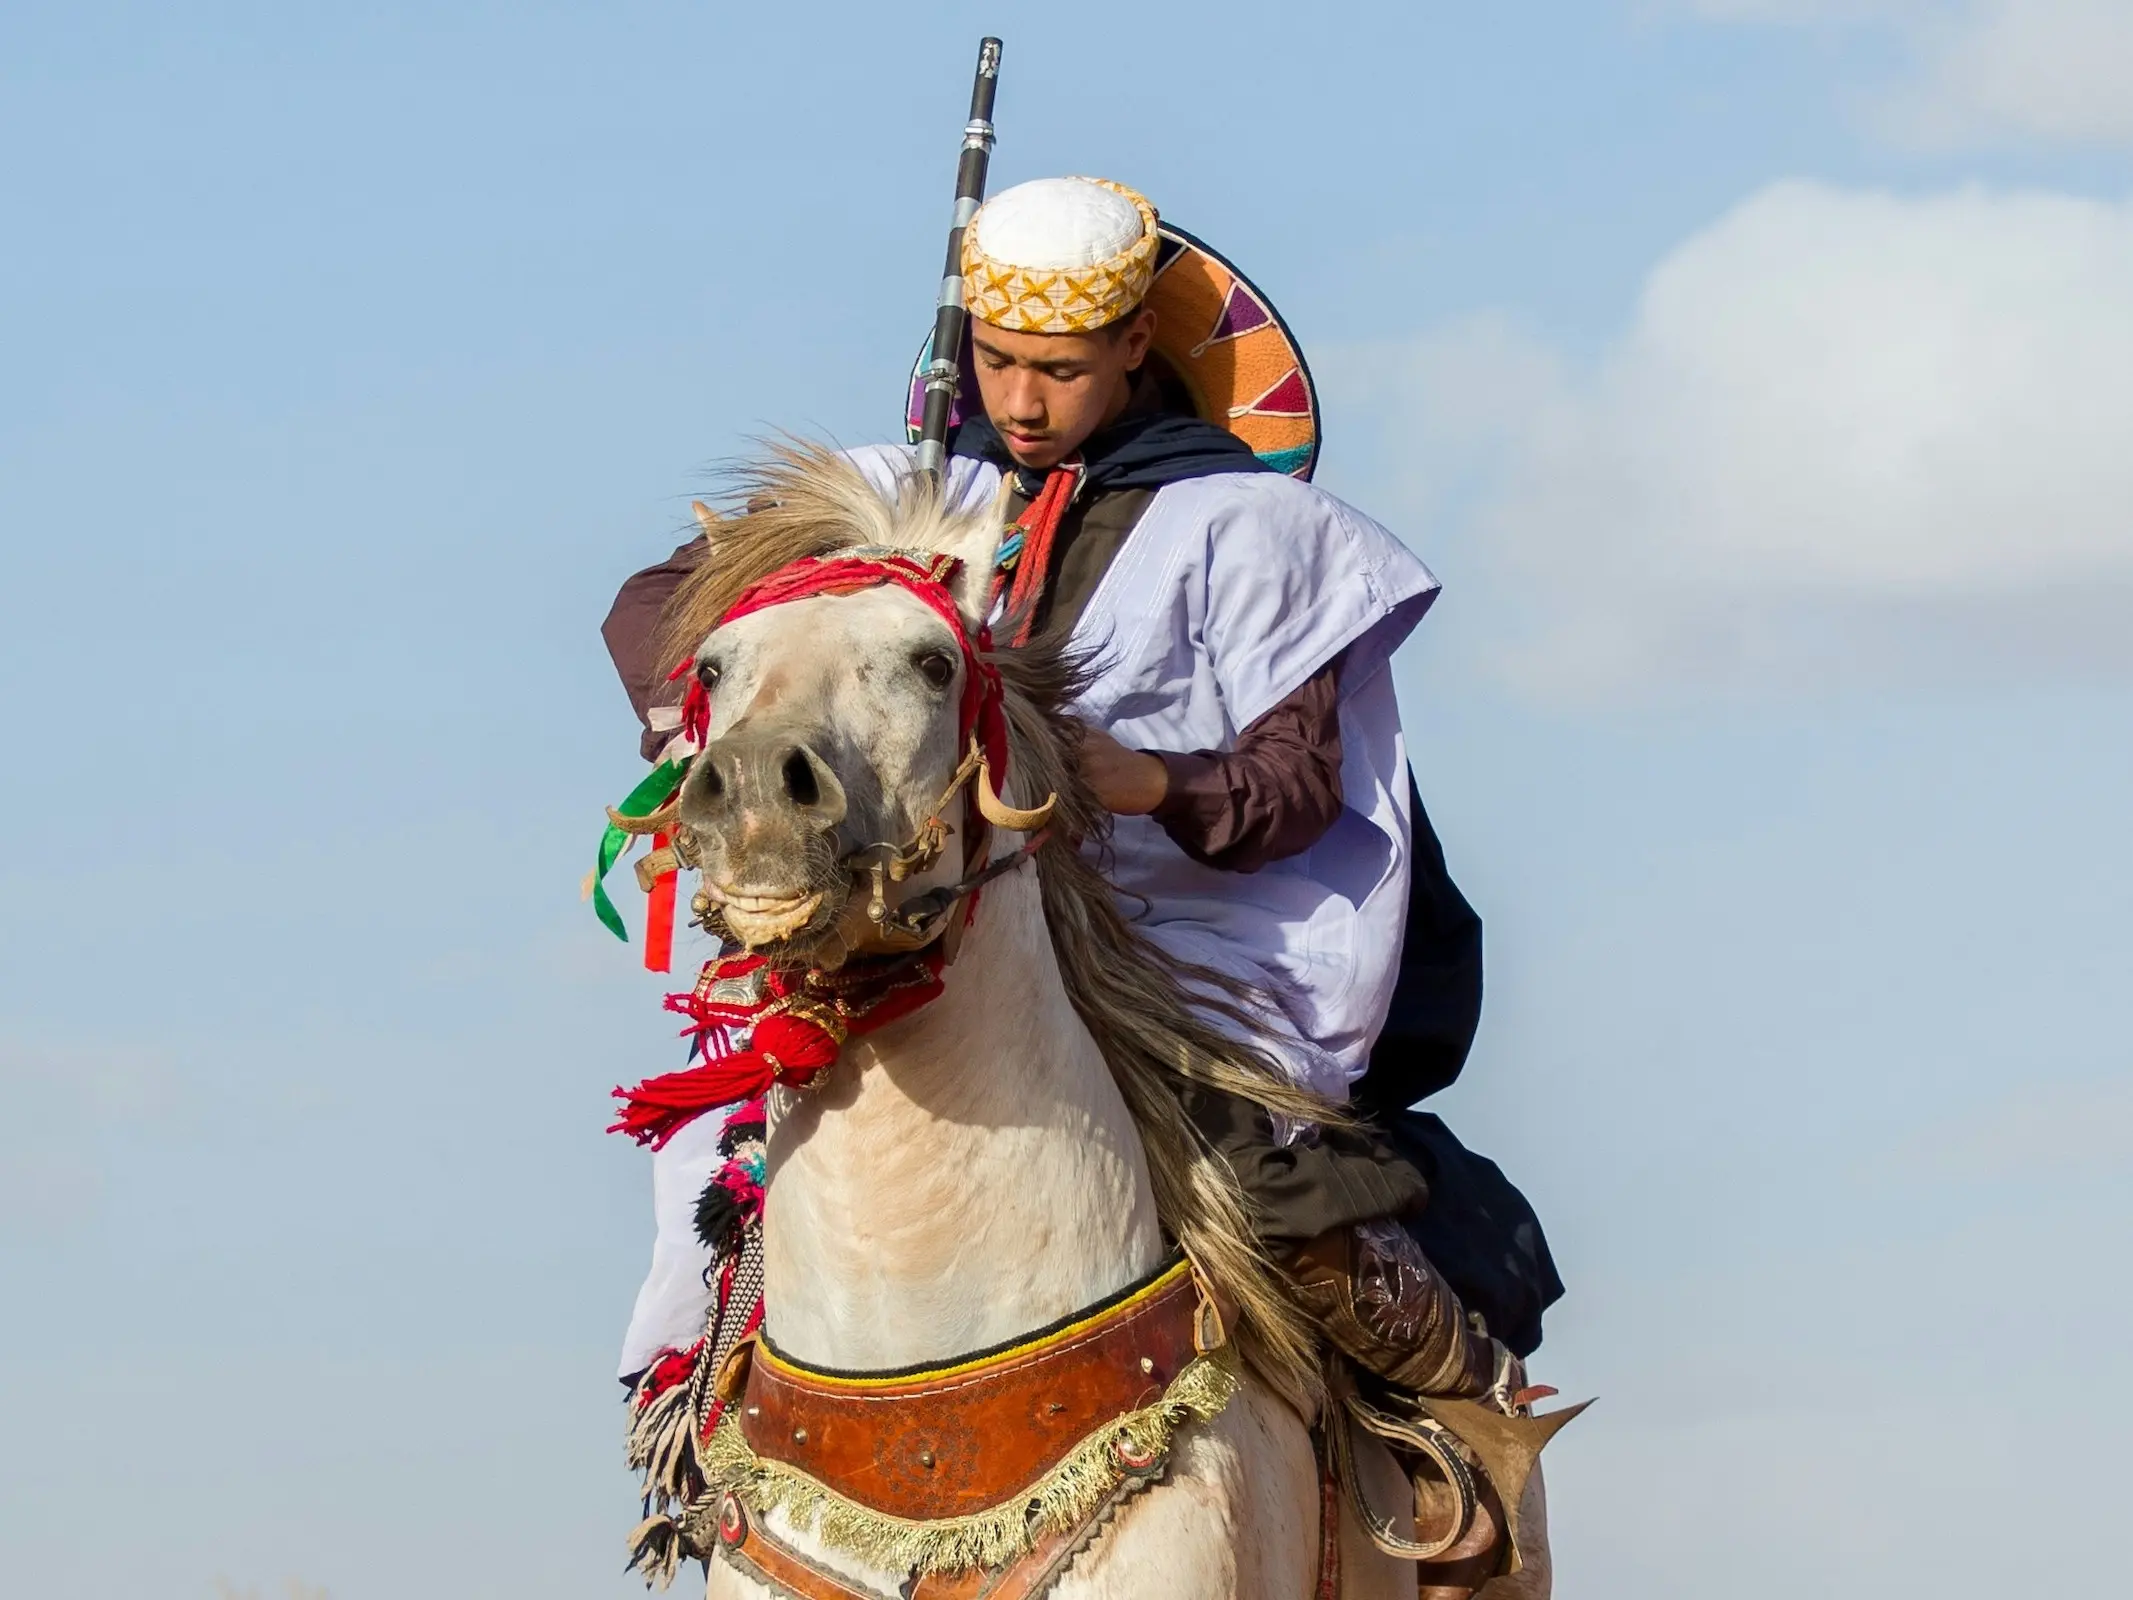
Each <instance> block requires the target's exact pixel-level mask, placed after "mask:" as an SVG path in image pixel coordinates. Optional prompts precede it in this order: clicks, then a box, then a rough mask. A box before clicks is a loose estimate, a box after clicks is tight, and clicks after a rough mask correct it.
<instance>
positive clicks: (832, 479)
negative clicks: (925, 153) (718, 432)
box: [660, 443, 1344, 1405]
mask: <svg viewBox="0 0 2133 1600" xmlns="http://www.w3.org/2000/svg"><path fill="white" fill-rule="evenodd" d="M736 477H737V479H738V483H737V488H736V492H735V494H734V497H733V503H734V505H735V507H736V511H735V514H734V515H732V516H729V517H726V518H724V519H722V520H720V521H719V522H718V523H717V524H716V525H715V527H714V529H713V531H712V535H711V538H710V548H709V552H708V554H707V555H706V557H705V559H704V560H703V562H702V563H701V564H700V565H699V566H698V567H697V569H696V570H695V572H693V573H692V574H691V575H690V576H689V578H688V579H687V581H686V582H685V583H684V584H683V585H682V587H681V589H680V590H679V591H678V592H677V593H676V595H675V596H674V598H673V600H671V601H670V602H669V603H668V605H667V608H666V611H665V613H664V615H663V617H662V619H661V626H660V658H661V659H679V658H680V657H682V656H684V655H687V654H689V653H690V652H692V651H694V650H695V649H696V648H697V646H698V645H700V644H701V643H702V642H703V640H704V638H705V637H706V636H707V635H708V634H709V633H710V632H711V630H712V629H713V628H714V627H716V626H717V623H718V619H719V618H720V617H721V616H722V615H724V613H725V611H726V609H727V608H728V607H729V606H730V605H731V604H732V602H733V600H734V599H735V598H736V597H737V596H738V595H739V594H740V592H741V590H743V589H744V588H746V587H747V586H748V585H749V584H751V583H754V582H756V581H757V580H758V579H760V578H762V577H764V576H766V575H768V574H769V573H771V572H774V571H776V570H777V569H778V568H779V567H782V566H785V565H787V564H788V563H790V562H793V561H798V560H802V559H805V558H807V557H811V556H822V555H827V554H829V553H830V552H831V551H834V550H842V549H846V548H849V547H851V546H854V545H884V546H889V547H893V548H902V549H926V550H940V549H951V548H953V549H958V550H961V549H966V548H969V547H970V546H972V545H973V544H974V543H982V540H981V539H980V538H979V534H980V527H979V524H981V523H983V522H984V521H985V517H984V514H983V513H968V512H961V511H957V510H955V509H953V508H951V507H948V506H945V505H944V504H943V503H942V502H941V499H940V497H939V494H938V491H937V490H936V489H935V488H934V486H933V485H932V484H931V482H930V481H928V480H926V479H924V478H921V477H918V476H917V475H915V474H914V475H909V476H906V477H905V478H903V479H902V480H901V482H900V484H899V488H898V492H897V495H896V498H894V499H893V500H892V499H890V498H888V497H887V496H885V495H884V494H883V493H882V492H881V491H880V490H879V489H877V488H876V487H875V486H874V485H873V484H872V483H871V482H869V481H868V479H867V478H866V477H865V475H864V474H862V473H861V472H860V471H859V469H858V468H857V467H855V466H854V465H853V464H852V463H851V461H850V460H848V459H847V458H846V457H844V456H842V455H840V454H838V453H836V452H834V451H832V450H829V449H826V448H824V447H821V446H818V445H811V444H801V443H785V444H781V445H778V446H776V447H774V448H773V449H772V451H771V453H770V454H769V456H768V458H767V460H765V461H764V462H762V463H760V464H758V465H754V466H751V467H747V468H744V469H742V470H741V471H740V472H738V473H737V474H736ZM985 531H988V532H990V533H991V534H993V535H995V536H996V535H997V532H998V530H997V528H991V529H989V530H985ZM984 549H985V551H986V554H987V555H988V556H989V554H990V549H991V546H990V545H989V544H985V545H984ZM990 660H991V662H992V664H993V665H994V666H995V667H996V668H997V669H998V670H999V673H1000V678H1001V683H1002V685H1003V688H1004V689H1005V691H1006V703H1007V714H1008V725H1009V732H1010V744H1011V749H1012V759H1011V760H1010V762H1009V771H1010V774H1011V784H1010V788H1011V795H1010V799H1011V800H1013V801H1014V802H1015V803H1025V804H1026V803H1028V798H1029V797H1035V796H1042V795H1044V794H1046V793H1052V794H1056V795H1057V796H1058V809H1057V811H1056V813H1055V816H1054V823H1053V841H1052V842H1051V843H1048V844H1047V845H1045V846H1044V847H1043V848H1042V849H1041V850H1040V851H1039V852H1038V854H1037V868H1038V876H1039V881H1040V883H1041V885H1042V890H1043V897H1044V912H1045V920H1046V922H1047V923H1048V925H1049V927H1050V929H1051V935H1052V949H1053V952H1054V954H1055V956H1056V957H1057V959H1058V962H1059V970H1060V975H1061V977H1062V978H1063V980H1064V981H1065V985H1066V991H1067V995H1068V998H1069V1000H1070V1001H1071V1002H1072V1004H1073V1006H1074V1009H1075V1011H1076V1012H1077V1013H1079V1015H1080V1017H1081V1020H1082V1022H1083V1024H1084V1025H1085V1026H1086V1027H1087V1028H1088V1029H1089V1032H1090V1033H1091V1034H1092V1035H1093V1036H1094V1038H1095V1040H1096V1043H1097V1047H1098V1049H1099V1050H1101V1052H1102V1054H1103V1057H1104V1060H1105V1062H1106V1063H1107V1064H1108V1065H1109V1067H1110V1069H1111V1075H1112V1078H1113V1079H1114V1080H1115V1081H1116V1083H1117V1084H1118V1088H1119V1092H1120V1093H1121V1094H1122V1095H1123V1096H1124V1098H1125V1101H1126V1106H1127V1108H1128V1110H1129V1111H1130V1112H1131V1114H1132V1116H1133V1119H1134V1122H1135V1123H1136V1124H1137V1125H1138V1127H1139V1131H1140V1136H1141V1142H1142V1144H1143V1146H1144V1147H1145V1148H1146V1150H1147V1155H1148V1170H1149V1175H1150V1178H1151V1180H1152V1181H1153V1184H1154V1188H1155V1199H1156V1210H1157V1213H1158V1215H1159V1216H1160V1217H1161V1220H1162V1223H1163V1226H1164V1227H1165V1229H1167V1230H1168V1232H1169V1233H1170V1236H1171V1237H1172V1238H1173V1239H1175V1240H1177V1242H1178V1243H1180V1244H1181V1245H1183V1246H1184V1247H1185V1248H1186V1250H1188V1251H1189V1252H1190V1253H1191V1255H1192V1258H1193V1260H1194V1261H1195V1262H1197V1263H1198V1264H1199V1266H1200V1268H1201V1269H1202V1270H1203V1271H1204V1272H1206V1273H1207V1274H1208V1275H1209V1276H1210V1277H1211V1278H1213V1279H1214V1280H1215V1283H1216V1285H1217V1287H1218V1288H1219V1289H1220V1290H1222V1291H1223V1292H1225V1293H1226V1294H1227V1295H1228V1296H1229V1297H1230V1298H1231V1299H1233V1300H1234V1301H1235V1302H1236V1304H1237V1306H1238V1308H1239V1309H1240V1311H1241V1312H1242V1316H1241V1317H1240V1319H1239V1327H1238V1330H1237V1332H1238V1339H1239V1343H1240V1346H1241V1347H1242V1349H1243V1352H1244V1354H1245V1356H1246V1358H1247V1359H1248V1360H1250V1361H1251V1363H1252V1364H1253V1365H1254V1366H1255V1367H1256V1368H1257V1369H1258V1370H1259V1371H1260V1373H1261V1375H1262V1376H1263V1377H1264V1378H1265V1379H1266V1380H1267V1381H1268V1382H1269V1383H1271V1384H1272V1385H1274V1386H1275V1387H1276V1388H1277V1389H1279V1390H1281V1391H1282V1392H1284V1393H1286V1394H1288V1395H1289V1396H1290V1397H1291V1398H1293V1399H1295V1400H1297V1401H1298V1402H1299V1404H1304V1405H1309V1404H1311V1403H1312V1402H1313V1401H1315V1399H1316V1397H1317V1393H1318V1386H1319V1378H1318V1371H1319V1368H1318V1359H1317V1355H1316V1336H1315V1334H1314V1332H1313V1330H1312V1326H1311V1324H1310V1322H1309V1320H1308V1319H1307V1318H1306V1316H1305V1315H1304V1313H1303V1312H1302V1311H1301V1310H1300V1309H1299V1308H1298V1307H1297V1306H1296V1304H1295V1303H1294V1301H1293V1300H1292V1299H1291V1298H1290V1296H1289V1294H1288V1292H1287V1291H1286V1289H1285V1287H1284V1285H1283V1279H1282V1277H1281V1274H1280V1271H1279V1269H1278V1268H1277V1267H1276V1266H1275V1265H1274V1264H1273V1262H1272V1261H1271V1260H1270V1259H1269V1258H1268V1256H1267V1254H1266V1252H1265V1250H1264V1249H1263V1248H1262V1246H1261V1245H1260V1243H1259V1240H1258V1237H1257V1234H1256V1233H1255V1231H1254V1229H1253V1227H1252V1223H1251V1214H1250V1211H1249V1208H1248V1206H1247V1202H1246V1200H1245V1197H1244V1193H1243V1190H1242V1189H1241V1187H1240V1186H1239V1184H1238V1182H1237V1176H1236V1173H1235V1171H1234V1170H1233V1169H1232V1168H1231V1166H1230V1165H1229V1163H1228V1161H1227V1160H1226V1159H1224V1158H1223V1157H1222V1156H1221V1155H1220V1154H1219V1153H1217V1152H1216V1151H1215V1150H1214V1149H1213V1148H1212V1147H1210V1146H1209V1144H1208V1142H1207V1141H1206V1139H1205V1138H1204V1137H1203V1136H1202V1135H1201V1134H1200V1132H1199V1130H1198V1129H1197V1128H1196V1127H1195V1126H1194V1124H1193V1122H1192V1119H1191V1117H1190V1116H1189V1115H1188V1114H1187V1111H1186V1108H1185V1105H1184V1103H1183V1101H1182V1099H1181V1095H1182V1094H1183V1093H1185V1092H1189V1086H1190V1085H1201V1086H1203V1087H1205V1088H1208V1089H1212V1090H1214V1091H1216V1092H1219V1093H1224V1094H1228V1095H1233V1096H1236V1097H1238V1098H1241V1099H1243V1100H1246V1101H1249V1102H1251V1103H1252V1104H1254V1105H1257V1106H1260V1107H1262V1108H1263V1109H1264V1110H1265V1111H1266V1112H1267V1113H1268V1114H1269V1115H1270V1116H1272V1117H1277V1118H1288V1119H1291V1120H1293V1121H1298V1122H1336V1123H1337V1122H1341V1121H1343V1120H1344V1114H1343V1112H1342V1111H1341V1110H1340V1108H1338V1107H1336V1106H1334V1105H1332V1104H1331V1103H1329V1102H1327V1101H1325V1100H1324V1099H1322V1098H1321V1097H1319V1096H1317V1095H1315V1094H1313V1093H1311V1092H1310V1091H1308V1090H1305V1089H1301V1088H1298V1087H1297V1086H1296V1085H1295V1084H1293V1083H1292V1082H1291V1081H1290V1080H1289V1079H1288V1078H1287V1076H1286V1075H1284V1074H1283V1073H1282V1072H1281V1070H1280V1069H1279V1068H1278V1067H1277V1066H1276V1065H1275V1064H1274V1062H1273V1060H1272V1059H1271V1058H1270V1057H1268V1056H1267V1055H1266V1054H1265V1052H1263V1051H1261V1050H1259V1049H1257V1048H1254V1047H1253V1046H1250V1045H1247V1044H1243V1043H1240V1042H1239V1041H1238V1039H1237V1038H1235V1037H1233V1036H1232V1035H1231V1034H1230V1033H1227V1032H1225V1031H1223V1030H1222V1029H1220V1028H1218V1027H1216V1026H1215V1025H1214V1024H1213V1023H1211V1022H1209V1021H1208V1020H1207V1019H1206V1016H1205V1014H1204V1013H1206V1012H1210V1011H1211V1012H1213V1013H1214V1014H1216V1015H1218V1016H1221V1017H1223V1018H1224V1019H1225V1020H1227V1021H1229V1022H1230V1023H1231V1024H1232V1026H1234V1027H1237V1028H1240V1029H1242V1030H1245V1031H1247V1032H1249V1030H1250V1028H1251V1021H1250V1013H1251V1011H1252V1010H1253V1009H1254V1008H1255V1006H1263V1005H1264V1004H1265V1001H1264V999H1263V997H1255V996H1253V995H1252V994H1251V993H1250V992H1249V991H1247V990H1246V989H1244V988H1243V987H1242V986H1241V985H1239V984H1237V983H1236V982H1235V981H1234V980H1232V979H1230V978H1229V977H1228V976H1226V975H1225V974H1222V973H1218V972H1214V971H1211V970H1209V969H1206V968H1202V967H1197V966H1193V965H1190V964H1188V963H1184V962H1180V961H1178V960H1176V959H1175V958H1173V957H1171V956H1170V955H1168V954H1167V953H1165V952H1164V951H1163V950H1161V949H1159V948H1158V947H1157V946H1156V945H1155V944H1154V943H1153V942H1152V941H1151V940H1149V939H1148V938H1147V937H1146V936H1145V935H1143V934H1142V933H1141V932H1140V931H1139V930H1138V929H1136V928H1135V927H1134V926H1133V925H1132V924H1131V923H1130V922H1128V921H1127V920H1126V918H1125V916H1124V915H1123V914H1121V912H1120V910H1119V907H1118V901H1117V897H1116V894H1115V893H1114V891H1113V889H1112V887H1111V885H1110V884H1109V883H1108V882H1107V881H1106V880H1105V878H1104V876H1103V874H1102V873H1101V871H1100V870H1099V869H1098V868H1097V867H1096V866H1095V865H1093V864H1092V863H1091V862H1090V860H1089V859H1088V857H1087V856H1085V855H1084V854H1083V853H1082V852H1081V851H1079V850H1077V849H1075V848H1074V847H1073V846H1072V845H1071V844H1069V843H1066V842H1065V841H1067V840H1071V839H1081V840H1095V841H1098V842H1099V844H1101V843H1102V842H1104V841H1107V840H1108V838H1109V836H1110V830H1111V816H1110V813H1109V812H1107V811H1105V810H1104V809H1103V807H1102V806H1100V805H1098V804H1097V802H1096V800H1095V797H1094V796H1093V795H1092V794H1091V793H1090V792H1089V789H1088V786H1087V785H1086V784H1085V783H1083V782H1082V780H1081V777H1080V773H1079V771H1078V769H1077V766H1076V763H1075V761H1074V747H1075V742H1076V740H1077V738H1078V737H1079V726H1080V725H1079V724H1078V723H1077V722H1076V721H1075V720H1074V718H1073V713H1072V709H1071V708H1072V705H1073V703H1074V700H1075V698H1076V696H1077V695H1078V694H1079V692H1080V691H1081V689H1082V687H1083V685H1084V684H1085V683H1086V682H1087V679H1088V675H1089V664H1088V663H1087V662H1086V661H1085V660H1082V659H1079V658H1077V657H1075V656H1074V655H1072V654H1071V653H1069V652H1068V651H1067V650H1066V649H1065V648H1064V647H1063V644H1062V643H1061V642H1058V641H1045V640H1042V639H1040V640H1037V641H1035V642H1032V643H1030V644H1027V645H1023V646H1020V647H1015V648H1005V647H1001V648H995V649H994V650H993V651H992V653H991V656H990ZM1188 993H1191V994H1192V995H1193V996H1194V997H1195V1000H1194V1002H1192V1003H1188V1000H1187V995H1188ZM1196 1006H1197V1009H1196Z"/></svg>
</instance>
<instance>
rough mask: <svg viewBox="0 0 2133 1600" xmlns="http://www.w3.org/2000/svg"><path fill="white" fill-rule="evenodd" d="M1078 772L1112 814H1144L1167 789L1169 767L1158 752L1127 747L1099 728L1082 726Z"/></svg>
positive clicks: (1138, 815) (1154, 805)
mask: <svg viewBox="0 0 2133 1600" xmlns="http://www.w3.org/2000/svg"><path fill="white" fill-rule="evenodd" d="M1080 760H1081V776H1082V779H1083V781H1085V782H1086V783H1087V784H1088V786H1089V788H1090V789H1091V790H1093V791H1094V792H1095V795H1096V798H1097V801H1098V802H1099V803H1100V804H1101V805H1102V806H1103V808H1104V809H1105V810H1106V811H1108V812H1110V813H1111V814H1112V815H1113V816H1119V817H1144V816H1146V815H1147V814H1148V813H1149V812H1151V811H1153V810H1154V809H1155V808H1156V807H1157V806H1159V805H1161V804H1162V803H1163V796H1164V795H1166V794H1168V793H1169V792H1170V769H1169V768H1168V767H1166V766H1164V765H1163V761H1162V758H1161V757H1160V756H1152V755H1150V754H1148V752H1147V751H1145V750H1128V749H1127V748H1126V747H1125V746H1124V745H1122V744H1120V743H1119V742H1118V741H1117V740H1116V739H1114V738H1112V737H1111V736H1110V735H1109V734H1108V733H1106V732H1104V731H1103V729H1101V728H1091V727H1088V726H1087V725H1086V724H1084V726H1083V727H1082V730H1081V756H1080Z"/></svg>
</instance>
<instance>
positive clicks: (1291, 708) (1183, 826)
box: [1150, 662, 1341, 872]
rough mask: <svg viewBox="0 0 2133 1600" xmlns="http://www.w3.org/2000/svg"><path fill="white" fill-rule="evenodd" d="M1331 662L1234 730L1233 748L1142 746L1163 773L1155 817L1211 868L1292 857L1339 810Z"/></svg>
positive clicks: (1252, 867)
mask: <svg viewBox="0 0 2133 1600" xmlns="http://www.w3.org/2000/svg"><path fill="white" fill-rule="evenodd" d="M1339 671H1340V668H1339V663H1338V662H1335V663H1333V664H1332V665H1329V666H1327V667H1324V668H1322V669H1320V671H1319V673H1318V674H1317V676H1315V677H1313V678H1311V679H1310V680H1309V681H1308V682H1306V683H1305V684H1304V685H1303V687H1301V688H1300V689H1298V690H1296V692H1295V693H1293V694H1291V695H1290V696H1289V697H1288V698H1287V699H1286V700H1283V701H1282V702H1281V703H1280V704H1279V705H1277V706H1275V707H1274V709H1273V710H1271V711H1269V712H1268V713H1267V714H1266V715H1265V716H1263V717H1261V718H1260V719H1259V720H1258V721H1256V722H1254V723H1253V724H1252V725H1251V726H1250V727H1248V728H1246V729H1245V730H1244V732H1242V733H1241V734H1239V735H1238V736H1237V747H1236V748H1235V749H1234V750H1226V751H1214V750H1200V751H1196V752H1194V753H1193V754H1191V755H1177V754H1173V753H1171V752H1169V751H1163V750H1156V751H1152V752H1150V753H1151V754H1153V755H1158V756H1161V757H1162V760H1163V765H1164V766H1165V767H1167V768H1169V769H1170V790H1169V792H1168V793H1167V794H1165V795H1164V796H1163V803H1162V804H1161V805H1159V806H1157V807H1156V808H1155V813H1154V815H1155V820H1156V821H1157V822H1159V823H1161V824H1162V826H1163V831H1164V832H1165V833H1167V834H1169V835H1170V837H1171V840H1172V842H1173V843H1175V844H1176V845H1177V847H1178V848H1179V849H1180V850H1182V851H1184V852H1185V853H1186V854H1187V855H1189V856H1191V857H1192V858H1193V860H1195V861H1199V862H1203V863H1205V864H1206V865H1207V866H1210V867H1219V868H1221V869H1222V870H1223V871H1225V872H1257V871H1258V870H1259V869H1260V868H1261V867H1263V866H1265V865H1266V864H1267V863H1268V862H1269V861H1279V860H1282V859H1283V858H1284V857H1286V856H1293V855H1300V854H1302V853H1303V852H1304V851H1306V850H1308V849H1310V848H1311V846H1313V845H1314V844H1316V843H1318V841H1319V840H1320V839H1321V838H1323V837H1324V836H1325V832H1326V830H1327V829H1328V828H1330V827H1332V826H1333V823H1334V820H1335V819H1336V818H1337V817H1339V816H1340V814H1341V719H1340V676H1339Z"/></svg>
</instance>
